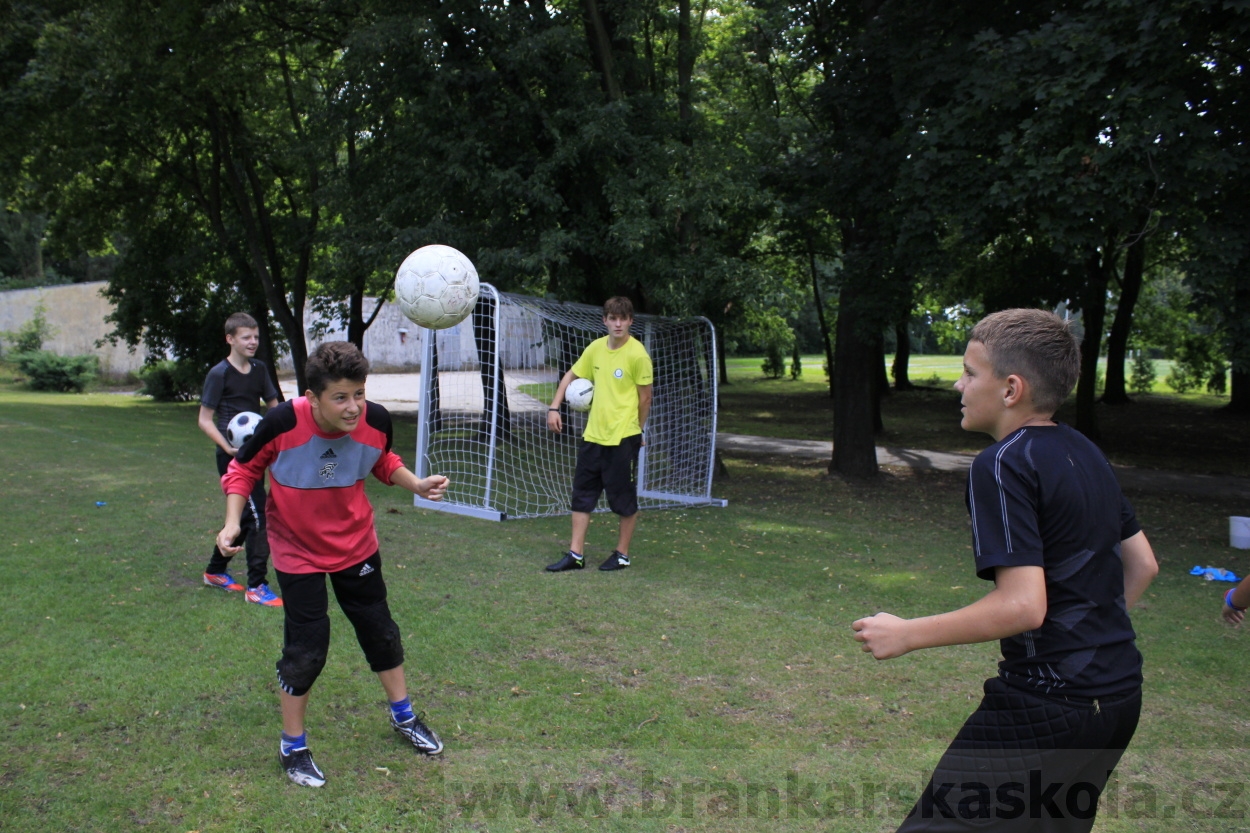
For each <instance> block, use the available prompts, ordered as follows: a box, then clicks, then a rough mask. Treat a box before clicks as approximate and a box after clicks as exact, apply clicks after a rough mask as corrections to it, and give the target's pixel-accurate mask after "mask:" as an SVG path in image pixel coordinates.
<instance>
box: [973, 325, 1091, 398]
mask: <svg viewBox="0 0 1250 833" xmlns="http://www.w3.org/2000/svg"><path fill="white" fill-rule="evenodd" d="M968 338H969V340H970V341H979V342H981V343H982V344H984V345H985V352H986V354H987V355H988V357H989V360H990V367H991V368H993V370H994V375H995V376H997V377H998V378H1000V379H1006V378H1007V377H1008V376H1011V375H1013V374H1014V375H1016V376H1019V377H1020V378H1022V379H1024V380H1025V381H1026V382H1028V383H1029V387H1030V388H1031V390H1032V394H1033V407H1034V408H1036V409H1037V410H1038V411H1039V412H1043V413H1046V414H1053V413H1054V412H1055V411H1057V410H1059V406H1060V405H1062V404H1063V401H1064V400H1065V399H1067V398H1068V394H1069V393H1071V392H1072V388H1073V387H1074V386H1075V385H1076V380H1077V378H1078V377H1079V376H1080V373H1081V345H1080V342H1078V341H1077V338H1076V336H1075V335H1073V333H1072V329H1071V328H1070V327H1069V326H1068V322H1066V321H1064V320H1063V319H1062V318H1060V317H1059V316H1057V315H1055V314H1054V313H1053V312H1047V311H1046V310H1041V309H1005V310H1003V311H1002V312H995V313H992V314H990V315H987V316H985V317H984V318H982V319H981V320H980V321H979V322H977V325H976V326H975V327H973V328H972V333H971V334H970V335H969V336H968Z"/></svg>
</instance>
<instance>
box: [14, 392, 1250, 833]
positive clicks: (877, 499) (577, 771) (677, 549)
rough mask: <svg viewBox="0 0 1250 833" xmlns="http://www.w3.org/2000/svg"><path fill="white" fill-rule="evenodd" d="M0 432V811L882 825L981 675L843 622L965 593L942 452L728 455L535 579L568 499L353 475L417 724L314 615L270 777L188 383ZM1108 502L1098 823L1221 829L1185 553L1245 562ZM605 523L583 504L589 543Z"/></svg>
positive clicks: (1230, 730)
mask: <svg viewBox="0 0 1250 833" xmlns="http://www.w3.org/2000/svg"><path fill="white" fill-rule="evenodd" d="M778 384H781V383H778ZM414 434H415V431H414V426H413V425H412V424H411V423H407V422H401V423H399V424H398V426H397V438H396V444H397V449H398V450H399V451H400V452H401V453H403V454H404V456H405V457H406V458H408V459H410V458H411V449H412V447H413V440H414ZM0 437H3V449H4V457H5V463H6V465H5V467H4V469H3V472H2V473H0V504H2V505H3V506H4V507H5V509H4V518H5V521H4V524H3V533H2V535H0V552H2V555H0V588H2V589H0V597H2V598H3V605H0V632H3V633H4V634H5V637H6V639H5V647H4V650H3V651H0V710H3V713H4V716H5V721H4V724H5V728H6V731H5V732H4V733H3V736H2V737H0V830H6V831H8V830H11V831H22V833H26V831H131V830H136V829H145V830H171V831H200V833H209V831H267V832H269V831H310V830H311V831H435V830H455V831H460V830H478V831H497V830H507V831H513V830H543V831H572V830H586V829H592V830H614V831H615V830H620V831H625V830H628V831H676V830H682V831H738V830H742V831H748V830H760V829H767V830H770V831H772V830H777V831H790V830H794V831H799V830H814V829H818V830H836V831H857V832H858V831H876V830H892V829H894V827H895V826H896V825H897V823H898V821H899V820H900V819H901V818H902V815H903V814H904V813H905V812H906V810H907V808H908V807H909V806H910V803H911V801H912V800H913V798H914V797H915V795H916V794H917V791H918V790H919V788H920V787H921V786H922V784H923V781H924V779H925V778H926V777H927V775H928V772H929V770H930V768H931V767H932V765H933V763H934V762H935V760H936V758H937V756H938V755H939V754H940V753H941V751H942V749H943V748H944V746H945V744H946V742H947V741H949V739H950V737H951V736H952V735H953V733H954V732H955V730H956V729H957V728H958V726H959V725H960V723H961V722H962V721H963V718H964V717H965V716H966V715H967V713H968V712H970V711H971V710H972V708H973V707H974V706H975V704H976V700H977V698H978V696H979V691H980V684H981V681H982V680H983V679H984V678H985V677H987V676H990V675H992V673H993V670H994V661H995V658H996V655H997V648H996V646H994V645H976V646H965V647H959V648H949V649H940V650H934V651H929V652H923V653H920V654H913V655H910V656H907V657H903V658H900V659H898V660H893V661H890V662H886V663H877V662H874V661H873V660H872V659H871V658H869V657H867V656H866V655H864V654H862V653H861V652H860V651H858V650H857V645H856V643H855V642H853V640H852V639H851V631H850V628H849V625H850V622H851V621H853V620H854V619H855V618H858V617H859V616H862V615H866V614H869V613H872V612H875V611H877V610H890V611H893V612H897V613H899V614H902V615H919V614H926V613H933V612H937V611H940V610H943V609H947V608H950V607H952V606H957V605H962V604H966V603H968V602H970V601H972V600H973V599H975V598H976V597H977V596H978V595H980V594H981V593H982V592H984V590H985V587H984V585H983V583H981V582H979V581H978V580H977V579H976V578H975V577H974V576H973V575H972V571H971V569H970V555H969V550H968V544H969V542H968V533H967V521H966V517H965V513H964V509H963V505H962V500H963V498H962V480H961V478H960V477H959V476H957V475H947V474H941V473H936V474H935V473H924V474H917V473H909V472H904V473H897V472H894V473H886V474H885V475H883V476H882V477H881V478H879V479H878V481H876V482H874V483H872V484H869V485H862V484H852V483H848V482H845V481H842V480H840V479H837V478H830V477H828V476H826V475H825V474H824V473H823V465H821V464H812V465H806V464H803V465H795V464H792V463H790V462H788V461H782V460H775V459H768V458H754V459H752V458H744V459H729V460H727V465H728V476H727V477H725V478H722V479H720V480H719V481H718V482H717V484H716V487H715V490H714V491H715V494H716V495H717V496H718V497H725V498H728V499H729V508H727V509H722V510H713V509H705V510H698V511H689V512H664V513H654V514H652V515H650V516H648V517H645V518H644V519H643V520H642V522H641V524H640V527H639V533H638V536H637V538H636V543H635V547H634V553H633V554H634V556H635V566H634V567H633V568H631V569H630V570H628V571H625V572H622V573H612V574H607V573H600V572H598V571H597V570H586V571H585V572H583V573H576V574H562V575H550V574H547V573H545V572H543V570H542V565H544V564H546V563H548V562H549V561H552V560H554V559H555V557H556V556H557V555H558V554H559V552H560V549H561V547H562V545H563V544H564V542H565V539H566V536H567V532H568V521H567V519H565V518H557V519H552V520H539V521H523V522H512V523H506V524H492V523H489V522H484V521H483V522H479V521H473V520H466V519H464V518H459V517H452V516H444V515H441V514H438V513H430V512H425V511H418V510H415V509H413V508H412V505H411V502H410V499H409V496H408V495H407V493H404V492H401V491H399V490H395V489H387V488H385V487H383V486H381V485H380V484H372V485H371V486H370V495H371V498H372V500H373V501H374V505H375V507H376V509H377V513H378V514H377V518H378V528H379V534H380V537H381V541H382V553H383V558H384V561H385V565H386V567H385V569H386V573H387V581H388V584H389V585H390V589H391V603H392V607H393V611H394V614H395V617H396V619H397V620H398V621H399V622H400V624H401V626H402V627H403V633H404V637H405V641H406V646H407V651H408V662H407V664H406V668H407V671H408V678H409V685H410V688H411V692H412V696H413V700H414V702H415V703H416V704H418V705H419V706H420V708H422V709H425V710H426V711H427V712H428V719H429V722H430V724H431V725H432V726H434V727H435V728H436V729H437V730H438V731H439V732H440V733H441V735H442V737H443V739H444V741H445V743H446V746H447V749H446V752H445V754H444V755H443V756H442V757H441V758H439V759H433V760H431V759H424V758H421V757H420V756H417V755H416V754H414V753H413V751H412V750H411V749H410V748H406V747H405V746H404V745H403V744H401V742H400V741H399V739H398V738H397V737H395V736H394V734H393V733H392V732H391V731H390V729H389V727H388V726H387V723H386V719H385V705H384V698H383V695H382V691H381V688H380V686H379V685H378V684H377V682H376V680H375V678H374V677H373V675H372V674H370V673H369V672H368V669H367V667H366V666H365V665H364V663H363V660H362V658H361V657H360V653H359V649H358V648H357V646H356V645H355V641H354V639H353V638H352V636H351V634H350V628H349V627H347V625H346V622H345V620H344V619H343V617H342V616H341V615H340V614H339V613H338V612H337V609H334V611H333V613H332V618H333V626H334V635H333V644H332V647H331V653H330V661H329V664H328V665H327V667H326V670H325V673H324V674H323V675H322V677H321V679H320V681H319V682H318V684H317V686H316V688H315V689H314V693H313V699H312V706H311V709H310V713H309V740H310V745H311V746H312V749H313V750H314V752H315V753H316V756H317V761H318V763H319V764H320V765H321V766H322V768H323V769H324V770H325V771H326V773H327V775H328V777H329V782H328V783H327V785H326V786H325V787H324V788H323V789H321V790H309V789H307V788H300V787H296V786H294V785H292V784H290V783H288V782H287V781H286V779H285V777H284V776H283V775H282V774H281V772H280V770H279V768H278V766H277V762H276V747H277V736H278V731H279V719H278V706H277V696H276V683H275V679H274V673H273V663H274V660H275V659H276V658H277V655H278V651H279V647H280V645H281V640H282V626H281V614H280V613H279V612H278V611H274V610H270V609H264V608H260V607H257V606H252V605H246V604H244V602H243V600H242V598H241V595H240V594H226V593H223V592H221V591H219V590H215V589H210V588H207V587H204V586H203V585H202V584H201V583H200V578H199V576H200V571H201V570H202V568H203V564H204V562H205V561H206V557H207V555H208V551H209V547H210V544H211V540H212V536H213V535H214V533H215V531H216V530H217V528H218V527H219V525H220V521H221V516H222V504H223V501H222V499H221V497H220V494H219V491H218V487H217V485H216V483H215V480H216V478H215V476H214V469H213V463H212V452H211V449H210V448H209V447H208V446H207V444H206V442H205V441H204V439H203V437H202V436H201V435H200V434H199V432H198V431H197V430H196V428H195V406H194V405H191V404H188V405H159V404H154V403H151V402H148V401H144V400H142V399H137V398H135V397H130V396H121V395H108V394H89V395H51V394H34V393H27V392H23V391H21V390H19V389H17V388H15V387H14V386H13V385H11V384H9V385H6V384H4V383H3V382H2V381H0ZM1208 439H1212V438H1210V437H1208ZM1131 497H1133V499H1134V501H1135V504H1136V506H1137V510H1138V514H1139V516H1140V517H1141V519H1142V521H1143V523H1144V525H1145V526H1146V528H1147V530H1148V533H1149V535H1150V536H1151V538H1152V540H1153V542H1154V544H1155V547H1156V550H1157V552H1158V554H1159V559H1160V563H1161V566H1162V573H1161V575H1160V577H1159V579H1158V580H1157V581H1156V583H1155V584H1154V586H1153V587H1152V588H1151V589H1150V591H1149V592H1148V594H1147V597H1146V599H1145V602H1144V604H1143V605H1142V607H1141V608H1140V609H1138V610H1136V611H1135V612H1134V621H1135V625H1136V627H1137V629H1138V633H1139V646H1140V648H1141V650H1142V652H1143V654H1144V655H1145V657H1146V701H1145V702H1146V705H1145V713H1144V715H1143V719H1142V724H1141V728H1140V729H1139V731H1138V734H1137V738H1136V739H1135V741H1134V744H1133V747H1132V748H1131V749H1130V753H1129V755H1128V757H1127V758H1126V760H1125V761H1124V763H1123V764H1122V765H1121V767H1120V769H1119V770H1117V780H1116V781H1114V782H1113V784H1112V788H1113V789H1112V791H1111V792H1110V793H1109V796H1108V797H1107V798H1106V800H1105V803H1104V810H1103V812H1102V814H1101V815H1100V820H1099V823H1098V825H1097V827H1096V828H1095V829H1096V830H1099V831H1138V830H1151V831H1154V830H1157V831H1177V830H1198V831H1217V830H1218V831H1225V830H1240V829H1245V821H1244V814H1245V812H1246V810H1247V807H1248V805H1250V795H1248V794H1247V793H1245V792H1243V790H1244V784H1245V779H1244V778H1243V776H1242V775H1241V764H1242V761H1243V759H1244V753H1245V742H1244V737H1245V736H1246V733H1247V730H1248V729H1250V725H1248V722H1250V721H1248V720H1247V718H1246V716H1245V714H1244V708H1243V704H1244V701H1245V697H1246V684H1245V683H1244V679H1245V674H1244V668H1243V666H1244V663H1243V662H1242V659H1243V657H1242V654H1241V652H1242V651H1243V650H1245V649H1246V647H1247V646H1246V645H1244V644H1242V643H1243V642H1245V640H1246V639H1247V635H1246V633H1245V632H1244V631H1243V630H1234V629H1230V628H1227V627H1225V626H1224V625H1223V624H1222V623H1221V622H1220V621H1219V618H1218V610H1219V600H1220V595H1221V593H1222V591H1223V590H1224V589H1225V588H1226V587H1227V585H1222V584H1220V585H1216V584H1212V583H1208V582H1204V581H1201V580H1200V579H1197V578H1193V577H1191V576H1189V575H1188V570H1189V568H1190V567H1191V566H1193V565H1194V564H1202V565H1207V564H1210V565H1214V566H1222V567H1227V568H1229V569H1233V570H1235V571H1237V572H1238V573H1239V574H1243V573H1244V572H1246V571H1247V570H1250V553H1247V552H1239V551H1235V550H1231V549H1229V548H1228V547H1227V546H1226V544H1227V516H1228V515H1229V514H1246V512H1245V509H1246V507H1243V506H1234V505H1232V504H1231V502H1230V501H1226V500H1225V501H1221V500H1219V499H1214V500H1206V501H1197V500H1190V499H1188V498H1178V497H1175V496H1171V495H1163V494H1135V495H1131ZM613 530H614V525H613V524H610V523H605V522H604V521H602V520H600V519H598V518H596V521H595V524H594V526H593V527H592V530H591V535H590V540H591V547H590V549H589V556H590V559H591V560H592V562H594V563H596V564H597V563H598V561H600V560H602V558H604V557H606V555H607V554H608V552H609V551H610V549H611V543H612V534H613Z"/></svg>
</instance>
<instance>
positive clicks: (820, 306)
mask: <svg viewBox="0 0 1250 833" xmlns="http://www.w3.org/2000/svg"><path fill="white" fill-rule="evenodd" d="M807 270H808V274H810V275H811V277H812V303H814V304H815V305H816V320H817V321H818V322H819V323H820V343H821V344H823V345H824V346H825V367H827V368H829V396H830V398H832V397H833V344H832V343H831V342H830V341H829V322H827V321H826V320H825V303H824V301H822V300H821V299H820V280H819V272H818V271H817V270H816V253H815V252H813V251H812V250H811V249H810V248H809V249H808V251H807Z"/></svg>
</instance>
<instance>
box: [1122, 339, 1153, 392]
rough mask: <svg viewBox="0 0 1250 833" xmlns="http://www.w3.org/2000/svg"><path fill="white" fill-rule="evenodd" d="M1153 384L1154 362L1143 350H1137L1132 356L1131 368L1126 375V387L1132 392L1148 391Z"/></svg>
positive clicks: (1151, 388)
mask: <svg viewBox="0 0 1250 833" xmlns="http://www.w3.org/2000/svg"><path fill="white" fill-rule="evenodd" d="M1154 386H1155V363H1154V362H1152V361H1151V360H1150V359H1149V358H1148V357H1147V356H1146V351H1145V350H1138V351H1137V355H1136V356H1134V357H1133V369H1132V371H1131V372H1130V373H1129V377H1128V389H1129V390H1130V391H1132V392H1133V393H1150V392H1151V391H1152V390H1154Z"/></svg>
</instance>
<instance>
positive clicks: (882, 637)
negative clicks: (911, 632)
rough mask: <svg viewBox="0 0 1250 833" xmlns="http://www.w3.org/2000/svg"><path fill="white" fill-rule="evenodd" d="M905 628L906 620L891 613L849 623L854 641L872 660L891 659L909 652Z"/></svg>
mask: <svg viewBox="0 0 1250 833" xmlns="http://www.w3.org/2000/svg"><path fill="white" fill-rule="evenodd" d="M906 627H907V620H906V619H900V618H899V617H897V616H895V615H894V614H892V613H878V614H876V615H875V616H869V617H867V618H864V619H856V620H855V621H854V622H852V623H851V630H853V631H855V641H856V642H862V643H863V647H862V648H861V649H860V650H862V651H866V652H867V653H870V654H872V656H873V659H893V658H894V657H901V656H902V655H903V654H906V653H908V652H910V651H911V648H910V647H909V646H908V645H907V641H906Z"/></svg>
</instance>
